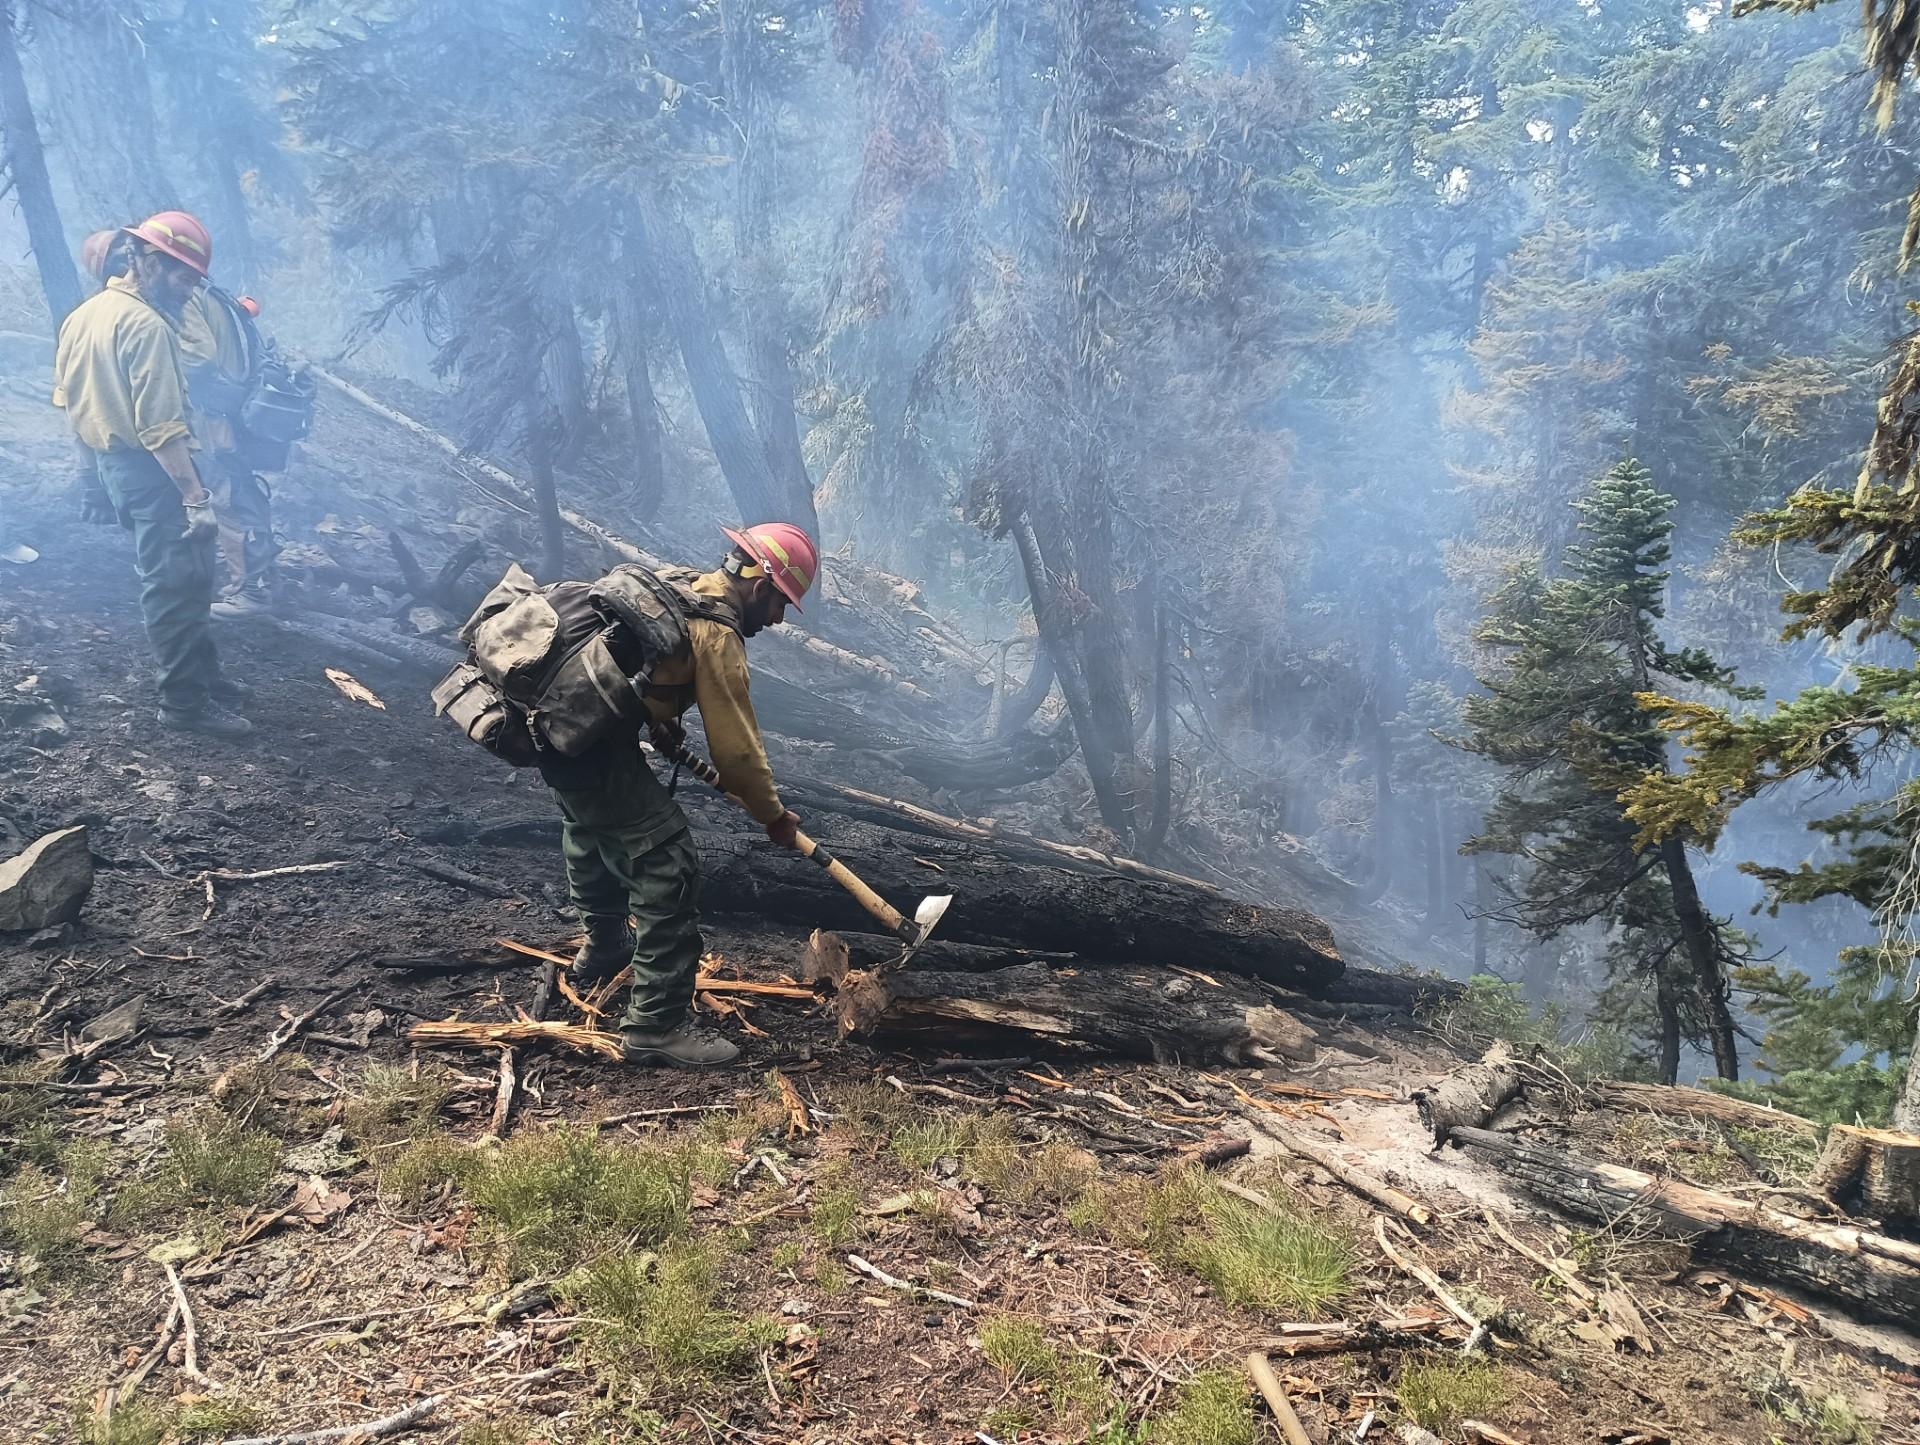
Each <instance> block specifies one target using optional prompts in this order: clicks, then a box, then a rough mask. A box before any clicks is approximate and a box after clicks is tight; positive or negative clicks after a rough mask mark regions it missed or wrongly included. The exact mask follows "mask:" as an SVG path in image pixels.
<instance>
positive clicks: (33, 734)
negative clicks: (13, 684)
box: [0, 694, 71, 748]
mask: <svg viewBox="0 0 1920 1445" xmlns="http://www.w3.org/2000/svg"><path fill="white" fill-rule="evenodd" d="M0 725H3V726H4V728H5V731H6V733H7V735H8V736H9V737H16V738H23V739H25V740H26V741H27V742H28V743H30V744H31V745H33V746H34V747H37V748H50V747H53V746H55V745H56V744H59V743H63V742H65V741H66V740H67V738H68V736H69V735H70V733H71V729H69V728H68V726H67V720H66V719H65V718H63V717H61V716H60V710H59V709H58V708H56V707H55V706H54V705H53V704H52V703H51V702H49V701H48V700H47V699H46V698H44V697H38V696H35V695H33V694H27V695H26V696H23V697H19V698H10V699H8V700H7V701H5V702H0Z"/></svg>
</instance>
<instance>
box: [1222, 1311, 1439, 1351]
mask: <svg viewBox="0 0 1920 1445" xmlns="http://www.w3.org/2000/svg"><path fill="white" fill-rule="evenodd" d="M1453 1327H1454V1322H1453V1321H1452V1320H1451V1319H1448V1318H1447V1317H1446V1316H1445V1315H1408V1316H1406V1317H1405V1318H1402V1319H1389V1320H1359V1321H1354V1322H1345V1321H1342V1322H1339V1323H1329V1324H1322V1323H1302V1324H1284V1325H1281V1326H1280V1333H1279V1334H1277V1335H1272V1336H1269V1337H1268V1338H1267V1339H1264V1340H1260V1341H1258V1344H1259V1346H1260V1348H1261V1349H1262V1350H1266V1351H1274V1350H1277V1351H1278V1352H1279V1353H1281V1354H1283V1355H1288V1356H1293V1355H1333V1354H1339V1353H1341V1352H1342V1351H1345V1350H1371V1349H1376V1348H1378V1347H1380V1346H1382V1345H1388V1344H1392V1343H1393V1342H1394V1341H1395V1340H1398V1339H1418V1338H1422V1337H1425V1336H1428V1335H1438V1334H1444V1333H1446V1332H1447V1331H1448V1330H1451V1329H1452V1328H1453Z"/></svg>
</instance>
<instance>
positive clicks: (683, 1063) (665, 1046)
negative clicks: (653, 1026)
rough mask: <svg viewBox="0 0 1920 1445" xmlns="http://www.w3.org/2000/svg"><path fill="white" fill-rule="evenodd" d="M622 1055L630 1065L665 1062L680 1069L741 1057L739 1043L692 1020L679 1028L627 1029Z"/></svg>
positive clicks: (703, 1067)
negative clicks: (661, 1029) (722, 1036)
mask: <svg viewBox="0 0 1920 1445" xmlns="http://www.w3.org/2000/svg"><path fill="white" fill-rule="evenodd" d="M620 1057H621V1058H623V1059H625V1060H626V1061H627V1062H628V1063H630V1064H656V1065H657V1064H665V1065H667V1066H669V1067H671V1068H680V1069H711V1068H716V1067H718V1066H719V1065H721V1064H730V1063H732V1062H733V1061H734V1060H735V1059H737V1058H739V1057H740V1049H739V1046H738V1045H736V1044H734V1043H731V1042H729V1041H728V1040H726V1039H723V1038H721V1037H720V1035H718V1034H716V1033H715V1032H714V1031H713V1030H712V1029H710V1028H705V1027H702V1026H701V1025H700V1024H696V1023H694V1022H692V1021H691V1020H688V1021H687V1022H686V1023H683V1024H681V1025H680V1027H679V1028H677V1029H666V1030H664V1031H653V1030H647V1029H625V1030H623V1031H622V1032H621V1034H620Z"/></svg>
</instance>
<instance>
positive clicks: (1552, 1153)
mask: <svg viewBox="0 0 1920 1445" xmlns="http://www.w3.org/2000/svg"><path fill="white" fill-rule="evenodd" d="M1453 1138H1454V1142H1455V1143H1457V1144H1462V1145H1465V1146H1467V1147H1469V1148H1471V1149H1475V1150H1478V1151H1479V1152H1481V1153H1483V1154H1486V1155H1488V1156H1489V1157H1491V1158H1492V1159H1493V1161H1494V1162H1495V1163H1496V1164H1498V1165H1499V1167H1500V1169H1501V1170H1502V1171H1503V1172H1504V1173H1506V1174H1508V1175H1510V1176H1511V1177H1512V1178H1513V1179H1515V1180H1516V1181H1517V1182H1519V1183H1520V1184H1521V1185H1522V1186H1523V1187H1525V1188H1526V1189H1527V1191H1528V1192H1529V1193H1531V1194H1534V1195H1535V1196H1537V1197H1538V1198H1540V1199H1542V1200H1544V1201H1546V1202H1547V1203H1549V1204H1552V1205H1553V1206H1555V1207H1556V1208H1558V1209H1560V1210H1562V1211H1563V1212H1565V1213H1566V1214H1569V1215H1571V1216H1573V1217H1574V1218H1576V1219H1584V1220H1590V1221H1593V1222H1595V1223H1599V1224H1605V1225H1613V1224H1614V1223H1616V1222H1618V1221H1621V1220H1627V1219H1630V1220H1632V1221H1633V1222H1634V1224H1635V1225H1636V1227H1638V1228H1640V1229H1643V1230H1651V1231H1652V1232H1654V1233H1655V1234H1657V1235H1658V1236H1660V1237H1662V1238H1667V1239H1675V1240H1681V1241H1683V1242H1685V1243H1687V1244H1688V1245H1690V1246H1691V1247H1692V1249H1693V1251H1694V1253H1695V1254H1696V1255H1698V1256H1700V1257H1702V1258H1706V1259H1712V1260H1715V1261H1718V1262H1719V1263H1721V1264H1723V1265H1725V1266H1726V1267H1728V1268H1729V1269H1733V1270H1736V1271H1738V1272H1741V1273H1744V1274H1747V1275H1750V1276H1752V1277H1753V1278H1756V1279H1760V1280H1765V1281H1767V1282H1769V1283H1772V1284H1788V1285H1794V1286H1798V1287H1799V1288H1801V1289H1805V1290H1808V1291H1810V1292H1811V1293H1813V1294H1817V1295H1821V1296H1824V1297H1825V1298H1827V1299H1830V1300H1832V1301H1833V1302H1834V1304H1836V1305H1837V1306H1838V1307H1840V1308H1841V1309H1843V1310H1845V1311H1846V1312H1848V1313H1850V1314H1853V1315H1857V1316H1859V1317H1861V1318H1863V1319H1869V1320H1877V1321H1880V1322H1882V1323H1886V1324H1894V1325H1901V1326H1904V1327H1905V1328H1907V1329H1913V1328H1916V1327H1920V1245H1915V1244H1908V1243H1905V1242H1903V1241H1901V1240H1897V1239H1889V1238H1887V1237H1886V1236H1885V1235H1879V1234H1872V1233H1869V1232H1868V1231H1866V1230H1861V1229H1850V1228H1842V1227H1838V1226H1834V1225H1826V1224H1814V1223H1810V1222H1808V1221H1806V1220H1803V1219H1796V1218H1795V1217H1794V1216H1792V1215H1790V1214H1783V1213H1781V1212H1780V1211H1778V1210H1775V1209H1768V1208H1766V1207H1764V1206H1762V1205H1758V1204H1754V1203H1751V1202H1749V1201H1747V1200H1743V1199H1735V1198H1732V1197H1731V1196H1729V1195H1725V1194H1716V1193H1714V1192H1712V1191H1711V1190H1706V1189H1697V1188H1695V1187H1694V1186H1692V1185H1690V1184H1681V1183H1678V1182H1676V1181H1674V1180H1670V1179H1656V1178H1654V1177H1653V1176H1652V1175H1650V1174H1642V1173H1641V1172H1640V1171H1638V1170H1636V1169H1624V1168H1621V1167H1620V1166H1618V1165H1614V1164H1603V1163H1598V1162H1595V1161H1592V1160H1587V1159H1581V1158H1579V1157H1577V1156H1575V1155H1572V1154H1569V1153H1568V1152H1567V1151H1566V1150H1565V1149H1564V1148H1561V1147H1558V1146H1554V1147H1548V1146H1545V1145H1540V1144H1532V1143H1528V1142H1526V1141H1524V1140H1520V1139H1515V1138H1513V1137H1511V1136H1509V1135H1506V1134H1495V1133H1492V1132H1490V1131H1488V1130H1485V1129H1470V1128H1462V1129H1456V1130H1455V1131H1454V1133H1453Z"/></svg>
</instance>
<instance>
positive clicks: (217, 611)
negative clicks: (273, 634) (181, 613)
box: [207, 587, 274, 621]
mask: <svg viewBox="0 0 1920 1445" xmlns="http://www.w3.org/2000/svg"><path fill="white" fill-rule="evenodd" d="M273 610H274V609H273V600H272V599H271V598H269V597H268V596H267V595H266V594H265V593H263V592H261V591H259V590H257V589H256V588H252V587H244V588H241V589H240V590H239V591H237V592H229V593H227V594H226V596H224V597H222V598H220V599H219V600H218V601H216V602H214V603H213V604H211V605H210V606H209V607H208V608H207V611H208V612H209V613H211V614H212V615H213V616H215V617H224V618H226V619H227V620H228V621H233V620H234V619H235V618H241V617H264V616H269V615H271V614H272V612H273Z"/></svg>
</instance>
